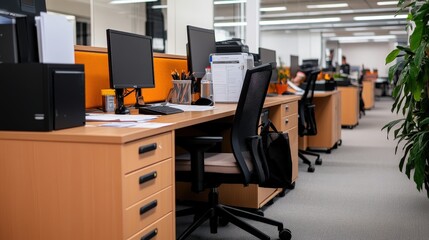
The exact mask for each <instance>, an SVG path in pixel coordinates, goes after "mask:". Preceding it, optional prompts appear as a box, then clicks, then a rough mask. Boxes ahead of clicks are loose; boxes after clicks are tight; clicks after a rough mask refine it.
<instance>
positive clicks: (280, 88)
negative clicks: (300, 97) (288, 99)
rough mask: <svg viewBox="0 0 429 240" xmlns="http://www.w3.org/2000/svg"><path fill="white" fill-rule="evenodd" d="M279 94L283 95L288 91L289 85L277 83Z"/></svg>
mask: <svg viewBox="0 0 429 240" xmlns="http://www.w3.org/2000/svg"><path fill="white" fill-rule="evenodd" d="M276 90H277V94H282V93H284V92H286V91H287V84H284V83H277V84H276Z"/></svg>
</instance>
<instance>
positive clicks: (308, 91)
mask: <svg viewBox="0 0 429 240" xmlns="http://www.w3.org/2000/svg"><path fill="white" fill-rule="evenodd" d="M319 73H320V71H319V70H316V71H312V72H311V73H310V74H309V76H308V79H307V81H306V82H307V85H306V88H305V91H304V94H303V95H302V97H301V99H300V100H299V104H298V105H299V106H298V115H299V119H298V133H299V135H300V136H304V135H316V134H317V125H316V116H315V112H314V108H315V105H314V103H313V96H314V89H315V87H316V80H317V76H318V75H319Z"/></svg>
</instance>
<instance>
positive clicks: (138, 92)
mask: <svg viewBox="0 0 429 240" xmlns="http://www.w3.org/2000/svg"><path fill="white" fill-rule="evenodd" d="M134 93H135V96H136V103H135V104H134V107H135V108H139V107H143V106H145V103H144V98H143V95H142V89H141V88H135V89H134Z"/></svg>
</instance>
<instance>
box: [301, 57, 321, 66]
mask: <svg viewBox="0 0 429 240" xmlns="http://www.w3.org/2000/svg"><path fill="white" fill-rule="evenodd" d="M302 65H308V66H312V67H318V66H319V59H317V58H314V59H303V60H302Z"/></svg>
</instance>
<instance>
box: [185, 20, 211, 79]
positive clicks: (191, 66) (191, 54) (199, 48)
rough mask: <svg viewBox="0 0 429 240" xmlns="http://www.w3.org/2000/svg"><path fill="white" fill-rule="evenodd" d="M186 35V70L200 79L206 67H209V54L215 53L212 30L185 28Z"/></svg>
mask: <svg viewBox="0 0 429 240" xmlns="http://www.w3.org/2000/svg"><path fill="white" fill-rule="evenodd" d="M187 33H188V47H187V50H188V53H187V55H188V70H189V72H191V73H194V76H195V77H196V78H202V77H203V76H204V74H205V73H206V70H205V69H206V67H209V66H210V60H209V57H210V54H212V53H215V52H216V40H215V32H214V30H213V29H204V28H197V27H193V26H187Z"/></svg>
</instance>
